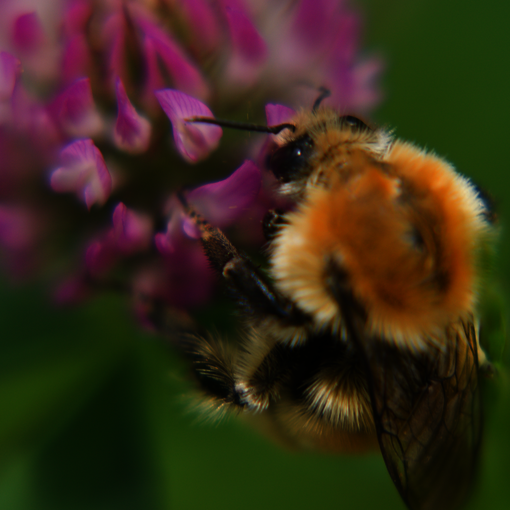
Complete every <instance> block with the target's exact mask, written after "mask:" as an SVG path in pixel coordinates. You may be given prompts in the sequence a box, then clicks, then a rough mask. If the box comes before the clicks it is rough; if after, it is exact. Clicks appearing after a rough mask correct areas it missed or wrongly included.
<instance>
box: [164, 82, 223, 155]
mask: <svg viewBox="0 0 510 510" xmlns="http://www.w3.org/2000/svg"><path fill="white" fill-rule="evenodd" d="M156 97H157V99H158V101H159V103H160V104H161V107H162V108H163V110H164V112H165V113H166V114H167V116H168V118H169V119H170V122H171V123H172V131H173V136H174V140H175V145H176V147H177V150H178V151H179V152H180V153H181V155H182V156H183V157H184V158H185V159H186V160H187V161H189V162H190V163H196V162H197V161H200V160H202V159H205V158H206V157H207V156H208V155H209V153H210V152H212V151H213V150H214V149H216V147H217V146H218V143H219V140H220V138H221V135H222V134H223V131H222V129H221V128H220V127H219V126H214V125H212V124H198V123H190V122H186V119H189V118H191V117H213V114H212V112H211V110H209V108H207V106H206V105H205V104H204V103H202V102H200V101H199V100H198V99H195V98H193V97H191V96H188V95H187V94H184V93H183V92H179V91H178V90H172V89H166V90H159V91H157V92H156Z"/></svg>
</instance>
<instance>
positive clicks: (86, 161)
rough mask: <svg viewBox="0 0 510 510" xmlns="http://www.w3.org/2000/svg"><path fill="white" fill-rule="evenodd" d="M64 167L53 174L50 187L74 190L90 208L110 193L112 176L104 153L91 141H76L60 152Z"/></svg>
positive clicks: (101, 202)
mask: <svg viewBox="0 0 510 510" xmlns="http://www.w3.org/2000/svg"><path fill="white" fill-rule="evenodd" d="M60 157H61V161H62V166H61V167H60V168H57V169H56V170H55V171H54V172H53V173H52V174H51V187H52V188H53V190H54V191H57V192H59V193H65V192H74V193H76V194H77V195H78V197H80V198H81V199H82V200H84V202H85V203H86V204H87V207H88V208H89V209H90V208H91V207H92V205H93V204H99V205H102V204H104V203H105V202H106V200H107V199H108V197H109V196H110V193H111V189H112V179H111V177H110V173H109V172H108V169H107V168H106V164H105V162H104V159H103V155H102V154H101V152H100V151H99V149H98V148H97V147H96V146H95V145H94V142H93V141H92V140H90V139H88V140H77V141H76V142H73V143H71V144H69V145H68V146H67V147H65V148H64V149H63V150H62V152H61V153H60Z"/></svg>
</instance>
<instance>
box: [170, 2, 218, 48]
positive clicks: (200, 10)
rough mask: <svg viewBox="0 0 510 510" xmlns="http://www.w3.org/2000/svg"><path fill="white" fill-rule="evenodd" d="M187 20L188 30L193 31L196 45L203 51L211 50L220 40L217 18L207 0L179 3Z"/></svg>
mask: <svg viewBox="0 0 510 510" xmlns="http://www.w3.org/2000/svg"><path fill="white" fill-rule="evenodd" d="M180 7H181V9H182V10H183V14H184V17H185V18H186V19H187V21H188V27H189V30H191V31H192V32H193V40H196V41H197V43H196V46H197V47H198V48H199V49H200V50H202V51H203V49H206V50H207V51H212V50H214V49H215V48H217V46H218V45H219V43H220V41H221V32H220V25H219V20H218V18H217V16H216V14H215V12H214V8H213V6H212V5H211V3H210V2H208V1H207V0H186V1H185V2H181V5H180Z"/></svg>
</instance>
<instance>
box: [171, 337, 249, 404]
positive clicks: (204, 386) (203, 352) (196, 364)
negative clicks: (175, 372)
mask: <svg viewBox="0 0 510 510" xmlns="http://www.w3.org/2000/svg"><path fill="white" fill-rule="evenodd" d="M181 348H182V349H183V351H184V353H185V354H186V356H187V358H188V359H189V361H190V362H191V369H192V372H193V375H194V377H195V379H196V381H197V383H198V386H199V388H200V390H201V391H202V392H203V393H204V395H205V396H206V398H207V399H208V400H209V402H210V403H211V404H212V405H213V406H214V407H216V408H218V409H220V408H224V407H227V408H231V409H234V410H235V409H237V410H242V409H243V408H245V407H246V403H245V402H244V399H243V392H242V391H240V390H239V388H238V383H237V379H238V378H237V376H236V358H237V352H236V351H235V350H234V349H233V348H231V347H230V346H228V345H226V344H225V343H223V342H221V341H220V340H218V339H214V338H206V337H200V336H192V335H188V336H186V337H183V339H182V342H181Z"/></svg>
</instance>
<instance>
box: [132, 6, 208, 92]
mask: <svg viewBox="0 0 510 510" xmlns="http://www.w3.org/2000/svg"><path fill="white" fill-rule="evenodd" d="M130 12H131V14H132V16H133V22H134V23H136V25H137V26H138V27H139V28H140V29H141V31H142V32H143V35H144V50H145V51H144V52H145V53H147V54H146V55H145V57H146V58H147V60H148V62H150V61H154V59H155V58H156V59H157V61H158V63H159V66H161V65H163V66H164V67H165V71H166V73H167V74H168V76H170V78H171V80H172V82H173V86H174V87H175V88H177V89H179V90H183V91H185V92H186V93H188V94H191V95H192V96H194V97H199V98H201V99H205V98H207V96H208V95H209V87H208V86H207V84H206V82H205V80H204V78H203V77H202V74H201V73H200V71H199V68H198V66H197V65H195V64H194V63H193V62H192V61H191V60H190V59H189V58H188V57H187V56H186V55H185V53H184V51H183V49H182V48H181V47H180V46H179V44H178V43H177V42H175V41H174V40H173V39H172V38H171V37H170V35H169V34H168V33H167V32H166V31H164V30H163V29H161V27H159V25H158V24H157V23H156V22H155V21H154V20H152V19H151V17H150V16H149V15H148V13H146V12H145V11H144V10H143V9H142V8H141V7H140V6H139V5H135V4H130ZM159 66H157V67H155V66H154V65H153V64H152V65H150V66H148V71H149V74H151V73H152V74H159V75H160V74H161V71H160V70H159V69H158V67H159ZM161 79H162V77H159V78H156V77H154V76H148V77H147V86H149V87H150V86H153V87H154V85H156V88H160V87H161V86H162V85H163V83H161V84H158V81H159V80H161ZM156 88H153V89H152V90H148V91H147V92H149V93H150V92H154V90H156Z"/></svg>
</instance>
